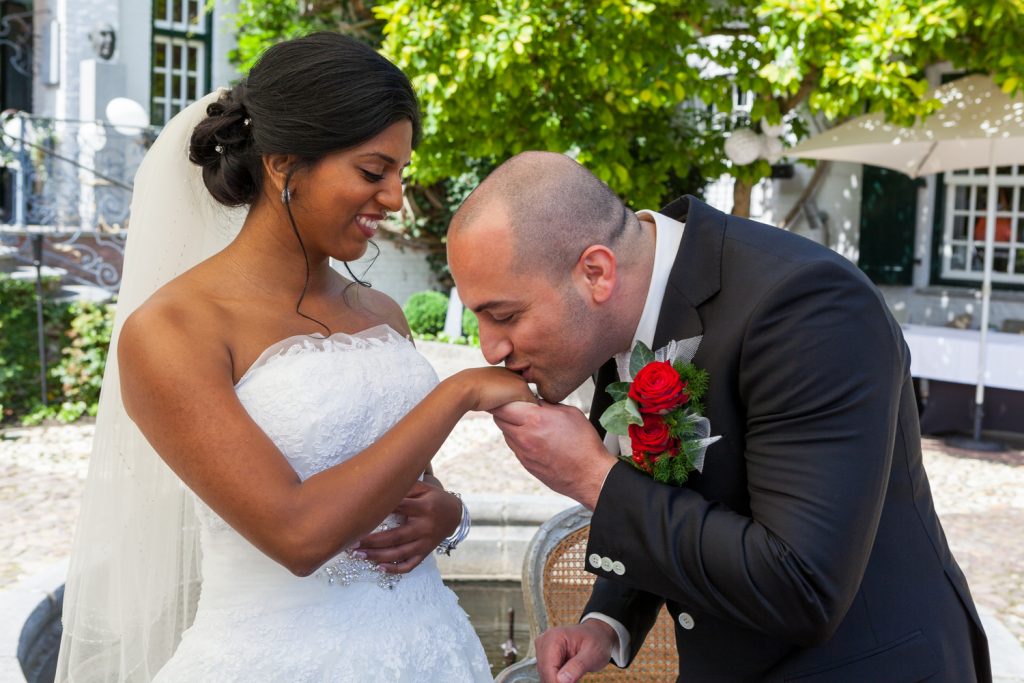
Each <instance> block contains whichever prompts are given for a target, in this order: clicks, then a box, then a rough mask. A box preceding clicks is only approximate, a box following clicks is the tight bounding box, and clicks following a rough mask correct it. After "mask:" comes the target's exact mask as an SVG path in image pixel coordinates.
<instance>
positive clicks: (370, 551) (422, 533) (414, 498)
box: [354, 475, 462, 574]
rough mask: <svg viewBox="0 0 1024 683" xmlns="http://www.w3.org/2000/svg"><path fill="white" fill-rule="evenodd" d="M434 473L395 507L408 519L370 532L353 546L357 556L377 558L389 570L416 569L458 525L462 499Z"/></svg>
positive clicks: (405, 570)
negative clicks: (443, 486) (434, 476)
mask: <svg viewBox="0 0 1024 683" xmlns="http://www.w3.org/2000/svg"><path fill="white" fill-rule="evenodd" d="M435 482H437V479H434V478H433V477H431V476H429V475H428V476H427V477H425V478H424V481H418V482H416V483H415V484H413V485H412V488H411V489H409V493H407V494H405V498H403V499H402V502H401V503H399V505H398V507H397V508H395V511H394V512H395V514H399V515H404V516H405V522H404V523H403V524H402V525H401V526H399V527H397V528H395V529H389V530H388V531H379V532H377V533H375V534H370V535H369V536H367V537H365V538H364V539H362V540H361V541H360V542H359V547H358V548H356V549H355V550H354V552H355V553H356V556H357V557H362V558H365V559H367V560H370V561H371V562H377V563H378V564H379V565H380V568H381V569H382V570H383V571H385V572H387V573H389V574H405V573H408V572H411V571H412V570H413V569H415V568H416V567H417V566H418V565H419V563H420V562H422V561H423V560H424V559H425V558H426V557H427V556H428V555H430V553H432V552H434V549H435V548H436V547H437V546H438V545H439V544H440V543H441V540H442V539H444V538H447V537H448V536H449V535H450V534H451V533H452V532H453V531H454V530H455V527H457V526H458V525H459V520H460V518H461V517H462V503H461V502H459V499H458V498H456V497H455V496H453V495H452V494H450V493H447V492H446V491H445V490H444V489H443V488H441V486H440V482H437V483H435Z"/></svg>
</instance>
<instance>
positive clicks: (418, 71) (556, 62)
mask: <svg viewBox="0 0 1024 683" xmlns="http://www.w3.org/2000/svg"><path fill="white" fill-rule="evenodd" d="M681 5H682V4H681V3H659V4H653V3H636V2H625V1H622V0H564V1H562V2H557V3H552V2H531V1H529V0H526V1H523V0H520V1H518V2H484V1H483V0H466V1H460V2H445V1H441V0H437V1H422V0H394V1H393V2H388V3H385V4H382V5H379V6H378V7H377V8H376V9H375V12H376V14H377V16H379V17H381V18H382V19H383V20H385V22H386V24H385V27H384V33H385V40H384V45H383V50H384V53H385V54H386V55H388V56H389V57H390V58H391V59H393V60H394V61H395V62H396V63H397V64H398V65H399V66H400V67H401V68H403V69H404V70H405V71H406V72H407V73H408V74H409V75H410V76H411V77H412V79H413V84H414V86H415V87H416V90H417V93H418V94H419V96H420V101H421V104H422V107H423V110H424V114H425V116H424V119H425V121H424V123H425V125H424V133H425V135H424V140H423V143H422V144H421V146H420V148H419V149H418V150H417V154H416V166H415V170H414V175H415V178H416V180H417V182H420V183H433V182H436V181H438V180H440V179H442V178H447V177H454V176H457V175H459V174H461V173H462V172H463V171H464V170H465V169H466V167H467V165H468V164H472V163H479V160H493V161H501V160H503V159H505V158H507V157H509V156H511V155H513V154H515V153H517V152H520V151H523V150H527V149H547V150H556V151H564V152H568V153H570V154H572V155H573V156H575V157H576V159H577V160H578V161H580V163H582V164H584V165H585V166H587V167H588V168H589V169H590V170H591V171H592V172H594V173H595V175H597V176H598V177H599V178H601V179H602V180H604V181H606V182H607V183H608V184H609V185H610V186H611V187H612V188H614V189H615V190H616V192H618V193H619V194H620V195H621V196H623V197H625V198H628V199H629V200H631V201H632V202H634V203H635V204H636V205H638V206H648V207H650V206H655V207H656V206H658V205H659V203H660V202H662V201H663V200H665V199H666V198H670V197H674V196H675V195H677V194H679V193H680V192H683V191H687V192H694V191H699V190H700V189H701V186H702V185H703V179H702V178H694V177H692V176H691V169H698V168H700V169H708V168H711V169H714V168H715V160H714V159H713V158H710V157H709V158H700V155H699V154H695V151H697V150H696V149H695V146H694V139H695V138H698V137H701V136H700V135H699V130H698V124H699V122H698V121H696V120H692V119H691V117H689V116H687V112H686V111H684V110H681V109H680V107H679V106H678V105H679V103H680V102H683V101H684V100H685V99H686V98H687V97H688V96H689V95H690V94H691V84H692V83H693V82H694V80H695V79H696V78H697V77H698V69H697V68H696V67H694V66H692V65H690V64H689V63H688V61H687V58H686V48H687V47H689V46H691V45H692V44H693V42H694V41H695V39H696V34H695V31H694V29H693V27H691V26H690V25H689V24H687V23H686V22H682V21H675V20H666V19H667V18H670V17H671V12H673V11H678V10H679V7H680V6H681ZM697 149H699V147H698V148H697Z"/></svg>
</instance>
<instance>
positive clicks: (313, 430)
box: [235, 325, 437, 479]
mask: <svg viewBox="0 0 1024 683" xmlns="http://www.w3.org/2000/svg"><path fill="white" fill-rule="evenodd" d="M353 352H358V353H353ZM436 384H437V374H436V373H435V372H434V369H433V368H432V367H431V366H430V363H428V362H427V360H426V359H425V358H424V357H423V356H421V355H420V354H419V353H417V352H416V349H415V347H413V345H412V342H410V341H409V340H407V339H405V338H404V337H402V336H401V335H399V334H398V333H397V332H395V331H394V330H393V329H391V328H390V327H388V326H387V325H379V326H377V327H373V328H370V329H368V330H365V331H363V332H359V333H356V334H354V335H348V334H344V333H338V334H334V335H332V336H330V337H326V338H316V337H310V336H305V335H304V336H299V337H289V338H288V339H285V340H282V341H280V342H278V343H276V344H274V345H273V346H271V347H270V348H268V349H267V350H266V351H264V352H263V353H262V354H261V355H260V357H259V358H258V359H257V360H256V362H255V363H253V365H252V367H250V368H249V370H247V371H246V373H245V375H243V376H242V379H240V380H239V381H238V384H236V385H235V392H236V393H237V395H238V399H239V400H240V401H241V402H242V405H243V406H245V409H246V410H247V411H248V412H249V415H250V416H251V417H252V419H253V420H254V421H255V422H256V424H258V425H259V426H260V428H261V429H262V430H263V431H264V432H265V433H266V434H267V436H269V437H270V439H271V440H272V441H273V442H274V443H275V444H277V447H278V448H279V449H281V452H282V453H284V456H285V457H286V458H288V461H289V462H290V463H291V465H292V467H294V468H295V471H296V472H297V473H298V475H299V477H300V478H302V479H307V478H309V477H311V476H312V475H314V474H316V473H317V472H320V471H322V470H324V469H326V468H328V467H331V466H333V465H337V464H338V463H340V462H343V461H345V460H347V459H349V458H351V457H352V456H353V455H356V454H357V453H359V452H360V451H362V450H363V449H365V448H366V447H367V446H369V445H370V444H372V443H373V442H374V441H376V440H377V439H379V438H380V437H381V436H383V435H384V433H385V432H387V431H388V430H389V429H391V427H392V426H394V424H395V423H396V422H398V421H399V420H400V419H401V418H402V417H403V416H404V415H405V414H406V413H408V412H409V411H410V410H411V409H412V408H413V406H415V405H416V404H417V403H419V402H420V401H422V400H423V398H424V397H425V396H426V395H427V394H428V393H429V392H430V390H431V389H433V388H434V385H436Z"/></svg>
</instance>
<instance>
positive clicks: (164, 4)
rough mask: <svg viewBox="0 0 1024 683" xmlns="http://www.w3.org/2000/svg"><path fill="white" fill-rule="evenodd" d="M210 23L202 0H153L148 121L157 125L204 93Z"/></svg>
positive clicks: (160, 124) (208, 58)
mask: <svg viewBox="0 0 1024 683" xmlns="http://www.w3.org/2000/svg"><path fill="white" fill-rule="evenodd" d="M209 36H210V22H209V17H208V16H207V14H206V13H205V12H204V11H203V0H154V2H153V59H152V66H151V77H150V121H151V122H152V123H153V124H154V125H157V126H162V125H164V124H165V123H167V122H168V121H169V120H170V119H171V117H172V116H174V115H175V114H177V113H178V112H179V111H181V110H182V109H184V108H185V107H187V106H188V105H189V104H191V103H192V102H195V101H196V100H197V99H199V98H200V97H202V96H203V95H205V94H206V89H207V80H208V74H209V61H210V57H209V54H210V38H209Z"/></svg>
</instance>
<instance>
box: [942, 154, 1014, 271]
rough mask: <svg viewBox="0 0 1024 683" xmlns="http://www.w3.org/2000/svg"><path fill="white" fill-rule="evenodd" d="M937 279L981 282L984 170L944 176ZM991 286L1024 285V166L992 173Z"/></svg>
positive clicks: (986, 181)
mask: <svg viewBox="0 0 1024 683" xmlns="http://www.w3.org/2000/svg"><path fill="white" fill-rule="evenodd" d="M945 182H946V210H945V212H944V214H945V217H944V224H943V240H942V277H943V278H949V279H954V280H976V281H979V282H980V281H981V279H982V273H983V270H984V267H985V230H986V227H987V226H986V224H985V223H986V211H987V207H988V169H987V168H982V169H974V170H971V171H955V172H953V173H946V176H945ZM995 223H996V224H995V241H994V250H993V259H992V282H1002V283H1010V284H1024V166H1004V167H1000V168H997V169H996V222H995Z"/></svg>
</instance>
